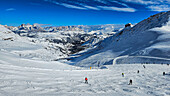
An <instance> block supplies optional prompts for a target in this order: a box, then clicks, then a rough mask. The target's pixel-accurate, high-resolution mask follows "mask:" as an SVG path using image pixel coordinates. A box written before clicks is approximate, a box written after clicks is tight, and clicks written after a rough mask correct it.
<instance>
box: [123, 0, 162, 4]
mask: <svg viewBox="0 0 170 96" xmlns="http://www.w3.org/2000/svg"><path fill="white" fill-rule="evenodd" d="M123 1H125V2H131V3H137V4H144V5H148V4H158V1H160V0H153V1H151V0H149V1H148V0H123Z"/></svg>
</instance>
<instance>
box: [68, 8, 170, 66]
mask: <svg viewBox="0 0 170 96" xmlns="http://www.w3.org/2000/svg"><path fill="white" fill-rule="evenodd" d="M169 17H170V11H168V12H162V13H159V14H156V15H153V16H151V17H149V18H147V19H145V20H143V21H141V22H139V23H138V24H136V25H135V26H133V27H126V28H124V29H123V30H121V31H120V32H118V33H116V34H115V35H113V36H111V37H108V38H106V39H105V40H103V41H102V42H100V43H99V44H98V45H97V47H96V48H93V49H91V50H87V51H86V52H83V53H79V54H77V55H78V57H76V58H71V59H72V61H73V62H75V65H77V66H97V65H98V64H100V65H105V64H112V61H113V59H114V58H116V57H119V56H125V55H126V56H151V57H160V58H163V59H165V60H166V59H169V58H170V55H169V54H170V49H169V44H170V37H169V33H170V25H169V23H170V19H169ZM134 58H135V57H134ZM141 62H145V61H141ZM151 62H153V61H152V60H151ZM133 63H134V62H133ZM156 63H157V62H156ZM159 63H160V62H159ZM163 63H164V62H163ZM166 63H167V62H166ZM168 63H170V62H168Z"/></svg>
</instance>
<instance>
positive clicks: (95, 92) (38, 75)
mask: <svg viewBox="0 0 170 96" xmlns="http://www.w3.org/2000/svg"><path fill="white" fill-rule="evenodd" d="M0 57H1V58H0V66H1V67H0V96H56V95H57V96H80V95H81V96H89V95H90V96H106V95H107V96H113V95H114V96H142V95H143V96H168V95H170V87H169V86H170V83H169V81H170V78H169V76H170V74H168V73H167V75H165V76H163V75H162V72H163V71H164V72H169V67H170V66H167V65H160V64H156V65H152V64H151V65H145V66H146V68H143V66H142V65H140V64H137V65H135V64H120V65H119V64H117V65H114V66H113V65H109V66H107V67H108V69H92V70H90V69H82V68H79V67H73V66H69V65H67V64H62V63H59V62H45V61H38V60H36V61H35V60H28V59H23V58H20V57H16V56H15V55H13V54H9V53H7V52H4V51H1V52H0ZM152 69H154V70H152ZM137 70H140V73H137ZM122 72H123V73H124V74H125V76H124V77H122V76H121V74H122ZM85 77H87V78H88V82H89V84H85V83H84V78H85ZM130 79H132V80H133V84H132V85H128V83H129V80H130Z"/></svg>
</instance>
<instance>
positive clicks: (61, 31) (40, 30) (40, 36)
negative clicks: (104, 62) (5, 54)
mask: <svg viewBox="0 0 170 96" xmlns="http://www.w3.org/2000/svg"><path fill="white" fill-rule="evenodd" d="M121 26H122V25H114V24H108V25H92V26H87V25H77V26H58V27H41V26H40V24H33V25H30V24H21V25H20V26H18V27H13V26H7V25H5V26H4V27H6V28H8V29H9V30H11V31H12V32H11V31H10V32H11V34H14V33H15V34H14V35H15V36H17V37H18V38H23V39H22V40H14V42H9V46H10V47H11V48H8V49H10V51H11V52H14V53H16V54H18V55H20V56H21V57H24V58H29V59H42V60H47V61H51V60H52V61H53V60H55V61H56V60H60V59H65V58H67V57H68V56H69V55H72V54H74V53H77V52H79V51H82V50H85V49H87V48H91V47H94V46H95V45H96V44H97V43H98V42H100V41H101V40H103V39H104V38H107V37H109V36H112V35H113V34H115V32H113V31H116V30H119V29H120V28H121ZM1 27H3V26H1ZM1 29H5V28H1ZM5 30H7V29H5ZM5 30H4V32H5ZM9 30H8V31H9ZM13 32H14V33H13ZM17 34H18V35H17ZM8 41H9V40H7V41H6V42H2V45H5V44H6V43H8ZM22 41H24V42H26V43H25V44H22ZM15 43H16V44H15ZM20 43H21V45H20ZM30 43H31V44H33V45H30ZM9 46H8V47H9ZM21 46H23V47H21ZM6 48H7V47H2V49H4V50H7V49H6ZM15 48H17V49H18V50H15ZM21 50H22V51H21Z"/></svg>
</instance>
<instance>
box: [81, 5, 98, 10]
mask: <svg viewBox="0 0 170 96" xmlns="http://www.w3.org/2000/svg"><path fill="white" fill-rule="evenodd" d="M84 7H86V8H88V9H93V10H100V9H99V8H97V7H92V6H88V5H84Z"/></svg>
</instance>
